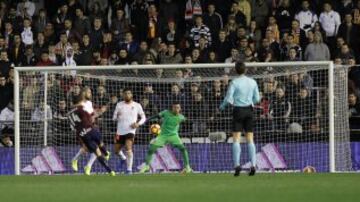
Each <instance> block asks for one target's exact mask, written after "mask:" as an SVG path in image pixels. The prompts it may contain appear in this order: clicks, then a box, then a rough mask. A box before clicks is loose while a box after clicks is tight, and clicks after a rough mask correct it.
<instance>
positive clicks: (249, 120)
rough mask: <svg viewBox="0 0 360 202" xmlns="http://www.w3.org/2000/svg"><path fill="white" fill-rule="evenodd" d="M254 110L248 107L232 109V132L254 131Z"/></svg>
mask: <svg viewBox="0 0 360 202" xmlns="http://www.w3.org/2000/svg"><path fill="white" fill-rule="evenodd" d="M253 116H254V110H253V107H252V106H249V107H234V111H233V132H243V131H245V132H246V133H248V132H253V130H254V120H253Z"/></svg>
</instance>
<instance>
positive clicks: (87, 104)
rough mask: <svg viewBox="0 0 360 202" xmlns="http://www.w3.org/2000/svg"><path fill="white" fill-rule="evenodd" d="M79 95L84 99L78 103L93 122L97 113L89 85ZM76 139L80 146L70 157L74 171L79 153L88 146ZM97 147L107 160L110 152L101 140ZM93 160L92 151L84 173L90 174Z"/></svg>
mask: <svg viewBox="0 0 360 202" xmlns="http://www.w3.org/2000/svg"><path fill="white" fill-rule="evenodd" d="M80 96H83V97H84V100H83V101H81V103H80V105H81V106H82V107H83V110H84V111H85V112H87V113H88V114H89V115H90V116H91V119H92V122H93V123H94V122H95V118H97V116H98V115H97V114H96V113H95V110H94V107H93V104H92V102H91V98H92V93H91V89H90V88H89V87H84V88H83V89H82V91H81V93H80ZM78 139H79V141H80V144H81V148H80V149H79V151H78V153H77V154H76V155H75V156H74V158H73V159H72V162H71V166H72V169H73V170H74V171H75V172H77V171H78V159H79V158H80V156H81V155H83V154H85V153H86V152H87V151H88V148H86V146H85V145H84V144H83V142H82V141H81V139H80V138H79V137H78ZM99 148H100V151H101V152H102V153H103V154H104V155H105V159H106V160H109V158H110V152H108V151H107V150H106V149H105V146H104V143H103V142H101V144H100V145H99ZM95 160H96V155H95V154H94V153H92V154H90V159H89V160H88V162H87V164H86V166H85V167H84V171H85V174H87V175H90V173H91V168H92V165H93V164H94V162H95Z"/></svg>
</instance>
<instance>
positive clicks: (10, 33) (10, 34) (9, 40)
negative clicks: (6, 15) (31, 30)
mask: <svg viewBox="0 0 360 202" xmlns="http://www.w3.org/2000/svg"><path fill="white" fill-rule="evenodd" d="M14 35H15V33H14V29H13V25H12V24H11V22H5V30H4V37H5V42H6V46H7V47H12V46H13V42H14Z"/></svg>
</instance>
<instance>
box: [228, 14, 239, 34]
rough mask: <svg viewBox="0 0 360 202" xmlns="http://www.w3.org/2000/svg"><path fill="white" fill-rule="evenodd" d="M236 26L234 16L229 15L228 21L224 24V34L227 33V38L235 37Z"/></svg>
mask: <svg viewBox="0 0 360 202" xmlns="http://www.w3.org/2000/svg"><path fill="white" fill-rule="evenodd" d="M238 27H239V26H238V24H237V23H236V21H235V17H234V16H232V15H229V17H228V22H227V24H226V25H225V31H226V35H227V37H228V39H233V38H235V35H236V30H237V28H238Z"/></svg>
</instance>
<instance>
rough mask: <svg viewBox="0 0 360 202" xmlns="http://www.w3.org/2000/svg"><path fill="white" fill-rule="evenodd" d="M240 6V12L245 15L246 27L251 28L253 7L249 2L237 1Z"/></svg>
mask: <svg viewBox="0 0 360 202" xmlns="http://www.w3.org/2000/svg"><path fill="white" fill-rule="evenodd" d="M237 2H238V5H239V10H240V11H241V12H242V13H243V14H244V15H245V17H246V24H245V26H250V20H251V5H250V3H249V1H247V0H237Z"/></svg>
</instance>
